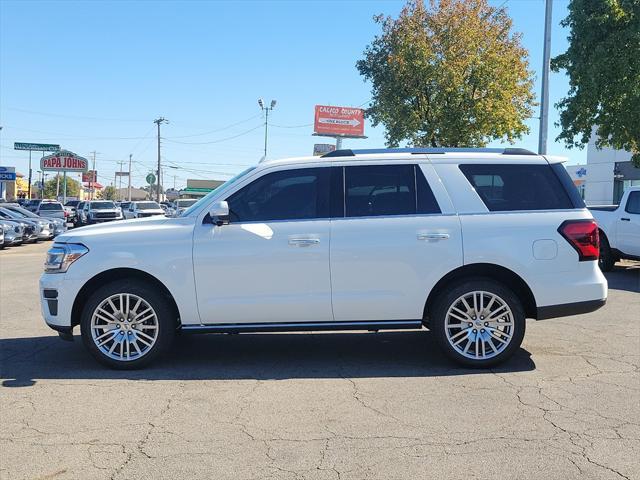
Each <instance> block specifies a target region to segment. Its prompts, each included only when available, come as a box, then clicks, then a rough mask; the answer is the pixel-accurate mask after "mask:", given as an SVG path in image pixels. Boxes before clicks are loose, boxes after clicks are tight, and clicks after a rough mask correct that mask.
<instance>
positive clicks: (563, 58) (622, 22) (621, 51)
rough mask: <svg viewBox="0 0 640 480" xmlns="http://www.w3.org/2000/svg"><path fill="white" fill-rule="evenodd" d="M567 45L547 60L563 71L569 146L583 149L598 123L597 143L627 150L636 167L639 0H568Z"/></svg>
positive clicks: (639, 161)
mask: <svg viewBox="0 0 640 480" xmlns="http://www.w3.org/2000/svg"><path fill="white" fill-rule="evenodd" d="M562 25H563V26H565V27H569V28H570V29H571V33H570V35H569V48H568V49H567V51H566V52H565V53H563V54H561V55H558V56H557V57H555V58H554V59H553V61H552V62H551V68H552V69H553V70H554V71H559V70H566V72H567V75H568V76H569V84H570V88H569V93H568V95H567V96H566V97H565V98H563V99H562V100H561V101H560V102H558V103H557V104H556V107H557V108H559V109H560V122H559V124H560V126H561V127H562V133H561V134H560V135H559V136H558V140H564V141H565V143H566V144H567V145H568V146H569V147H579V148H583V147H584V145H585V144H586V143H588V142H589V137H590V136H591V132H592V129H593V127H594V126H595V127H596V128H597V135H598V139H597V141H596V144H597V146H599V147H603V146H608V147H613V148H617V149H623V150H627V151H628V152H631V153H632V154H633V156H632V158H633V160H634V163H635V164H636V165H637V166H640V0H571V2H570V3H569V15H568V16H567V18H565V19H564V20H563V21H562Z"/></svg>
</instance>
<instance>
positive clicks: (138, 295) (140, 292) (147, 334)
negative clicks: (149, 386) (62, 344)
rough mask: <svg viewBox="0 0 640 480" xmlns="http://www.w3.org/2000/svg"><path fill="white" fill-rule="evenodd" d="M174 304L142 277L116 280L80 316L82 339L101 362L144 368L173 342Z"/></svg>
mask: <svg viewBox="0 0 640 480" xmlns="http://www.w3.org/2000/svg"><path fill="white" fill-rule="evenodd" d="M172 311H173V308H172V307H171V305H170V304H169V302H168V301H167V299H166V298H165V297H164V296H163V295H162V294H161V293H159V292H157V289H156V290H154V289H152V288H150V287H148V286H147V285H145V284H144V283H142V282H139V281H126V280H125V281H115V282H112V283H109V284H107V285H105V286H103V287H101V288H100V289H98V290H97V291H96V292H95V293H94V294H93V295H91V297H90V298H89V300H88V301H87V303H86V305H85V307H84V309H83V312H82V317H81V319H80V328H81V332H82V340H83V342H84V344H85V346H86V347H87V349H88V350H89V351H90V352H91V354H92V355H93V356H94V357H95V358H96V359H97V360H98V361H99V362H101V363H103V364H105V365H107V366H109V367H112V368H117V369H135V368H140V367H142V366H144V365H146V364H148V363H149V362H151V361H152V360H153V359H154V358H156V357H157V356H158V355H160V354H161V353H163V352H164V351H166V350H167V349H168V347H169V346H170V344H171V342H172V340H173V337H174V335H175V329H176V326H175V322H174V319H173V316H172V315H171V312H172Z"/></svg>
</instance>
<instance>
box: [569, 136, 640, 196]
mask: <svg viewBox="0 0 640 480" xmlns="http://www.w3.org/2000/svg"><path fill="white" fill-rule="evenodd" d="M595 139H596V136H595V134H592V135H591V140H589V144H588V146H587V164H586V165H580V166H576V165H569V166H567V171H568V172H569V174H570V175H571V173H572V171H573V170H574V169H576V167H584V169H585V170H586V171H585V172H584V175H583V177H584V180H586V181H585V182H584V200H585V202H586V203H587V205H611V204H615V203H618V202H619V201H620V199H621V198H622V193H623V192H624V190H625V188H628V187H630V186H635V185H640V168H636V167H634V166H633V164H632V163H631V153H629V152H626V151H624V150H615V149H613V148H603V149H598V148H597V147H596V144H595ZM578 169H579V168H578ZM572 178H574V177H573V175H572ZM575 180H576V179H575V178H574V183H575ZM576 186H577V185H576Z"/></svg>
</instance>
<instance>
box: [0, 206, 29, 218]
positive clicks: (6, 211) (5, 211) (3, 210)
mask: <svg viewBox="0 0 640 480" xmlns="http://www.w3.org/2000/svg"><path fill="white" fill-rule="evenodd" d="M0 214H4V215H5V216H6V217H5V218H24V217H22V216H21V215H20V214H19V213H16V212H14V211H12V210H9V209H8V208H4V207H2V208H0Z"/></svg>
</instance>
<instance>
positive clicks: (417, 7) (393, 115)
mask: <svg viewBox="0 0 640 480" xmlns="http://www.w3.org/2000/svg"><path fill="white" fill-rule="evenodd" d="M374 20H375V22H376V23H378V24H380V25H381V26H382V33H381V34H380V35H379V36H376V37H375V38H374V40H373V42H372V43H371V44H370V45H369V46H368V47H367V48H366V50H365V51H364V58H363V59H361V60H359V61H358V62H357V64H356V67H357V68H358V70H359V72H360V74H361V75H362V76H363V77H364V78H365V79H366V80H368V81H370V82H371V84H372V101H371V105H370V108H369V109H368V110H367V116H368V117H370V118H371V120H372V122H373V125H374V126H375V125H378V124H383V125H384V126H385V127H386V139H387V144H388V145H389V146H397V145H399V143H400V142H401V141H407V142H408V143H409V144H412V145H430V146H433V147H438V146H449V147H465V146H484V145H486V144H487V142H488V141H491V140H495V139H505V140H507V141H509V142H511V143H513V142H514V140H515V139H517V138H520V137H521V136H522V134H524V133H528V131H529V129H528V127H527V126H526V125H525V123H524V121H525V120H526V119H527V118H529V117H531V115H532V107H533V106H534V105H535V103H534V101H535V95H534V94H533V92H532V88H533V81H532V73H531V71H530V70H529V64H528V52H527V50H526V49H524V48H523V47H522V46H521V44H520V38H521V35H520V34H518V33H513V32H512V31H511V26H512V21H511V18H509V16H508V15H507V12H506V10H505V9H504V8H494V7H491V6H489V5H488V3H487V1H486V0H440V1H437V2H436V1H435V0H431V3H430V5H429V7H426V6H425V5H424V3H423V2H422V0H411V1H409V2H408V3H407V4H406V5H405V7H404V8H403V9H402V11H401V12H400V15H399V17H398V18H397V19H393V18H391V17H383V16H381V15H380V16H376V17H374Z"/></svg>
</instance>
